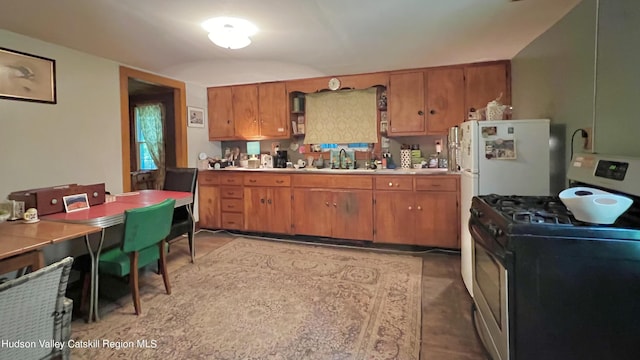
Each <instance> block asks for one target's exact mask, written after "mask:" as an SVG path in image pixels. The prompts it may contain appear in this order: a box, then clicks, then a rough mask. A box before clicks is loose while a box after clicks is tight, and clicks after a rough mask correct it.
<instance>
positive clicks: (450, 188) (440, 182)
mask: <svg viewBox="0 0 640 360" xmlns="http://www.w3.org/2000/svg"><path fill="white" fill-rule="evenodd" d="M408 181H413V182H414V186H413V188H411V187H409V185H408V184H407V182H408ZM457 189H458V179H457V178H455V177H447V176H415V177H407V176H396V177H385V178H382V177H381V178H380V179H379V180H378V181H376V191H375V211H374V214H375V215H374V224H375V236H374V241H375V242H380V243H395V244H405V245H420V246H429V247H442V248H459V235H458V234H459V229H460V226H459V224H460V222H459V218H460V214H459V208H458V190H457Z"/></svg>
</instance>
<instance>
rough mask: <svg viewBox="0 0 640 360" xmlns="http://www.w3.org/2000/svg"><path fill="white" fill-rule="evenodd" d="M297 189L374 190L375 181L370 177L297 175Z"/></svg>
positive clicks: (295, 178) (295, 180)
mask: <svg viewBox="0 0 640 360" xmlns="http://www.w3.org/2000/svg"><path fill="white" fill-rule="evenodd" d="M293 185H294V186H296V187H315V188H329V189H365V190H370V189H373V180H372V177H371V176H369V175H346V174H337V175H317V174H309V175H296V176H295V177H294V178H293Z"/></svg>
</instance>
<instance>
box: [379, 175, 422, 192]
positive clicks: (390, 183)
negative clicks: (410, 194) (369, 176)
mask: <svg viewBox="0 0 640 360" xmlns="http://www.w3.org/2000/svg"><path fill="white" fill-rule="evenodd" d="M374 181H375V183H376V190H406V191H411V190H413V176H376V177H375V180H374Z"/></svg>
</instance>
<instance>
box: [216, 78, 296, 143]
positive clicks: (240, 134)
mask: <svg viewBox="0 0 640 360" xmlns="http://www.w3.org/2000/svg"><path fill="white" fill-rule="evenodd" d="M207 93H208V96H207V97H208V101H209V103H208V106H209V140H251V139H264V138H288V137H289V135H290V126H289V118H288V117H287V92H286V87H285V84H284V82H277V83H264V84H249V85H234V86H222V87H212V88H208V89H207Z"/></svg>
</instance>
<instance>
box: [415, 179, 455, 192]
mask: <svg viewBox="0 0 640 360" xmlns="http://www.w3.org/2000/svg"><path fill="white" fill-rule="evenodd" d="M457 189H458V187H457V181H456V178H454V177H435V176H424V177H416V191H456V190H457Z"/></svg>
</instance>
